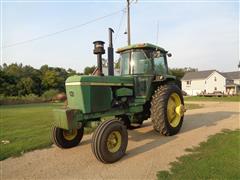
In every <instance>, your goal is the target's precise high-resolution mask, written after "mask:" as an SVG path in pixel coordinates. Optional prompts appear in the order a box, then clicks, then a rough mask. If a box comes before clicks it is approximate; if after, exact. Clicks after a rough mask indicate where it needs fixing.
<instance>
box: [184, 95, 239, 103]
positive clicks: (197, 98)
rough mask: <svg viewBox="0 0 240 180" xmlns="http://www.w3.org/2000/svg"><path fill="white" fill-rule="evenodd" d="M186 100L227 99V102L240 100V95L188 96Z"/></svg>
mask: <svg viewBox="0 0 240 180" xmlns="http://www.w3.org/2000/svg"><path fill="white" fill-rule="evenodd" d="M184 100H185V101H226V102H240V96H227V97H200V96H186V97H184Z"/></svg>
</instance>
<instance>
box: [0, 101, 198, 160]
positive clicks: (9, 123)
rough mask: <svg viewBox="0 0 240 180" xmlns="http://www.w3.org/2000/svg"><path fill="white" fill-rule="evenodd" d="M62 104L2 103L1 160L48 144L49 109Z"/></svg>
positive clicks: (191, 105) (49, 130) (191, 106)
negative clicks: (5, 104) (4, 104)
mask: <svg viewBox="0 0 240 180" xmlns="http://www.w3.org/2000/svg"><path fill="white" fill-rule="evenodd" d="M61 106H63V104H60V103H44V104H25V105H8V106H1V109H0V113H1V119H0V127H1V134H0V143H1V153H0V160H3V159H6V158H8V157H10V156H16V155H21V154H22V153H24V152H26V151H31V150H34V149H41V148H46V147H50V146H51V144H52V142H51V139H50V133H51V125H52V122H53V113H52V110H53V109H54V108H59V107H61ZM186 107H187V109H195V108H200V107H201V106H200V105H195V104H189V105H188V104H187V105H186ZM91 131H92V129H90V128H88V129H85V133H90V132H91ZM2 141H3V142H2ZM8 141H9V143H8ZM4 142H7V143H6V144H4Z"/></svg>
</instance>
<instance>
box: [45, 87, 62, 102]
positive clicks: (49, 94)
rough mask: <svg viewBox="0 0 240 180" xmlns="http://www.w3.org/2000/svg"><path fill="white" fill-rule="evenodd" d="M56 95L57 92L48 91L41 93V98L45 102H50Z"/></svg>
mask: <svg viewBox="0 0 240 180" xmlns="http://www.w3.org/2000/svg"><path fill="white" fill-rule="evenodd" d="M58 93H59V91H58V90H56V89H50V90H48V91H45V92H44V93H43V95H42V98H43V99H45V100H46V101H52V100H53V99H54V97H55V96H57V94H58Z"/></svg>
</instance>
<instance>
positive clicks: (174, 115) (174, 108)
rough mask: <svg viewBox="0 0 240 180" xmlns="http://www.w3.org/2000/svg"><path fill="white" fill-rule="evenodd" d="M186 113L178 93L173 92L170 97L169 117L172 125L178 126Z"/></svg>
mask: <svg viewBox="0 0 240 180" xmlns="http://www.w3.org/2000/svg"><path fill="white" fill-rule="evenodd" d="M183 114H184V106H183V104H182V102H181V99H180V97H179V95H178V94H177V93H172V94H171V96H170V97H169V99H168V105H167V117H168V121H169V123H170V125H171V126H172V127H177V126H178V124H179V123H180V120H181V117H182V116H183Z"/></svg>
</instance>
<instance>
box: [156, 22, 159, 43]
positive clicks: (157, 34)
mask: <svg viewBox="0 0 240 180" xmlns="http://www.w3.org/2000/svg"><path fill="white" fill-rule="evenodd" d="M158 34H159V20H158V21H157V36H156V45H157V44H158Z"/></svg>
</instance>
